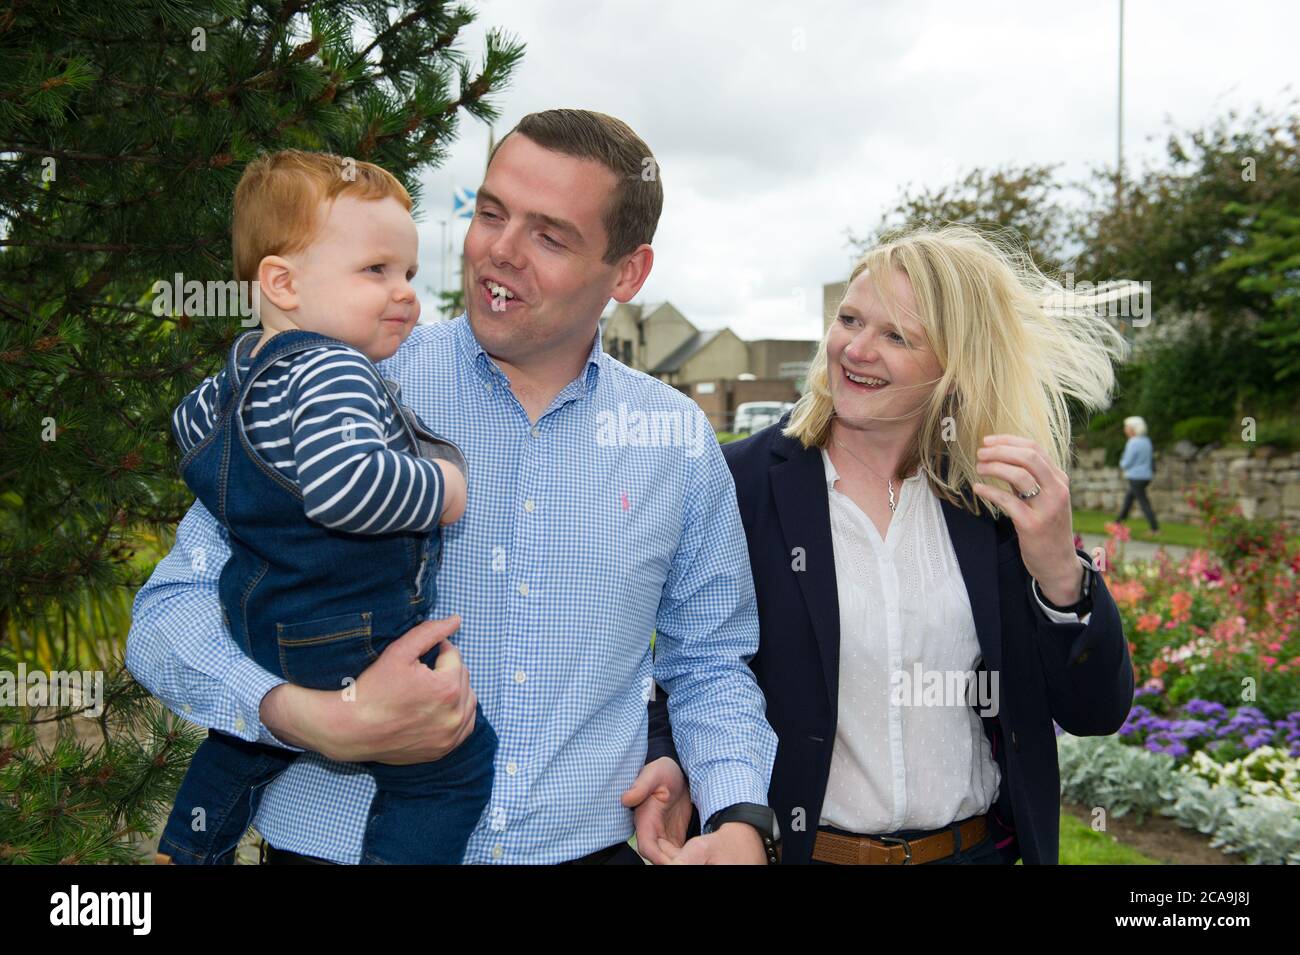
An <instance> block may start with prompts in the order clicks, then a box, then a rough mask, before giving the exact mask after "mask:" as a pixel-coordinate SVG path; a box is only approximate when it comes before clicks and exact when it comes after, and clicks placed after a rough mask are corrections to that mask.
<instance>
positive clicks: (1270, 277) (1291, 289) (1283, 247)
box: [1218, 200, 1300, 382]
mask: <svg viewBox="0 0 1300 955" xmlns="http://www.w3.org/2000/svg"><path fill="white" fill-rule="evenodd" d="M1231 211H1232V212H1233V213H1235V214H1240V215H1244V216H1246V217H1247V218H1248V219H1249V220H1250V226H1249V230H1250V235H1249V238H1248V239H1247V241H1246V243H1245V245H1244V246H1243V247H1242V248H1241V250H1240V251H1238V252H1235V253H1233V254H1232V255H1230V256H1229V257H1228V258H1226V259H1224V260H1223V261H1222V262H1220V263H1219V265H1218V271H1219V272H1220V273H1222V274H1225V275H1230V276H1232V275H1235V276H1239V278H1238V279H1237V285H1238V287H1239V288H1241V289H1242V290H1243V291H1245V292H1249V293H1262V294H1264V295H1265V296H1267V297H1268V301H1269V312H1268V315H1267V316H1266V318H1265V320H1264V321H1262V322H1261V323H1260V326H1259V332H1260V340H1261V345H1262V346H1263V347H1264V348H1265V349H1266V350H1267V351H1268V354H1269V358H1270V361H1271V364H1272V366H1273V371H1274V375H1273V377H1274V379H1275V380H1276V381H1279V382H1288V380H1290V379H1294V378H1296V377H1297V376H1300V200H1296V201H1292V202H1291V203H1289V204H1287V205H1283V204H1282V203H1281V202H1275V204H1273V205H1269V206H1263V207H1260V206H1240V205H1234V206H1233V208H1232V210H1231Z"/></svg>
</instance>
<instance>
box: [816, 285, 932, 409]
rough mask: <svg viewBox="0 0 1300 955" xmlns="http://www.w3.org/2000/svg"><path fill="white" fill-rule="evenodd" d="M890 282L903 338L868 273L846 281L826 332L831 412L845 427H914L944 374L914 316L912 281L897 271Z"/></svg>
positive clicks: (914, 305)
mask: <svg viewBox="0 0 1300 955" xmlns="http://www.w3.org/2000/svg"><path fill="white" fill-rule="evenodd" d="M891 280H892V281H893V283H894V284H893V293H894V298H895V301H896V302H897V305H898V306H899V308H900V309H901V313H900V314H899V316H898V320H899V323H900V324H901V325H902V327H903V331H904V332H905V334H906V337H905V338H904V336H900V335H899V334H898V328H897V327H896V326H895V324H894V321H893V319H892V318H891V317H890V315H889V313H888V312H887V311H886V308H885V305H884V303H883V302H882V301H881V299H880V296H879V295H878V293H877V291H876V285H875V277H874V276H872V275H871V274H870V273H869V272H863V273H862V274H861V275H859V276H858V277H857V278H855V279H854V280H853V281H852V282H851V283H849V288H848V294H847V295H846V296H845V298H844V302H843V304H842V305H840V311H839V314H838V316H837V317H836V318H835V320H834V321H833V322H832V323H831V327H830V331H829V332H828V333H827V338H826V371H827V377H828V379H829V381H830V390H831V398H832V400H833V401H834V403H835V414H836V415H837V416H838V417H840V418H842V419H845V423H846V424H848V425H850V426H853V425H855V424H858V426H860V427H873V426H880V425H890V424H896V425H898V426H900V427H904V428H916V427H919V426H920V423H921V413H920V411H919V409H920V408H921V407H922V406H924V404H925V403H926V402H927V401H928V400H929V398H930V394H931V392H932V390H933V389H934V387H935V385H936V383H937V380H938V378H939V377H940V375H942V373H943V369H942V368H940V366H939V359H938V358H937V357H936V356H935V354H934V351H933V350H932V349H931V348H930V343H929V341H928V340H927V339H926V336H925V331H924V329H923V328H922V327H921V323H920V322H919V321H918V320H917V319H916V318H915V317H913V316H915V314H916V311H917V309H916V299H915V298H914V297H913V295H912V285H911V283H910V282H909V281H908V280H907V276H906V275H904V274H903V273H902V272H901V271H895V272H894V274H893V275H892V276H891ZM871 419H875V420H871Z"/></svg>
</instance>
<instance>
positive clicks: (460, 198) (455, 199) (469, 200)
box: [451, 188, 477, 219]
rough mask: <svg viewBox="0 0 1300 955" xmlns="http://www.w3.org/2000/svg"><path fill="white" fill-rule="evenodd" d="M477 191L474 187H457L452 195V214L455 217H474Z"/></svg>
mask: <svg viewBox="0 0 1300 955" xmlns="http://www.w3.org/2000/svg"><path fill="white" fill-rule="evenodd" d="M475 195H477V193H476V192H475V191H474V190H473V189H463V188H462V189H457V190H456V191H455V192H454V193H452V197H451V215H452V218H454V219H472V218H474V196H475Z"/></svg>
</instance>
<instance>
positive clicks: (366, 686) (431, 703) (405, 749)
mask: <svg viewBox="0 0 1300 955" xmlns="http://www.w3.org/2000/svg"><path fill="white" fill-rule="evenodd" d="M459 626H460V618H459V617H448V618H447V619H446V620H426V621H425V622H424V623H421V624H420V625H418V626H416V627H413V628H411V629H410V630H408V631H407V632H406V633H405V634H403V635H402V636H401V637H399V638H398V639H397V640H395V641H393V643H392V644H391V645H390V646H389V647H388V648H387V649H386V650H384V652H383V653H381V654H380V655H379V659H377V660H376V661H375V662H374V663H372V664H370V666H369V667H367V668H366V669H365V671H363V672H362V674H361V676H360V677H358V678H357V682H356V684H355V685H353V686H350V687H347V688H346V689H344V690H341V691H340V690H308V689H306V688H304V687H299V686H293V685H292V684H283V685H281V686H278V687H276V688H275V689H274V690H272V691H271V692H270V693H268V694H266V696H265V697H263V699H262V706H261V713H260V717H261V720H262V722H263V723H265V724H266V727H267V729H269V730H270V731H271V732H272V733H274V734H275V735H276V736H277V737H278V738H280V739H281V740H284V741H285V742H287V743H291V744H293V745H294V746H301V747H303V748H305V749H310V750H313V751H315V752H317V753H320V754H321V755H323V756H327V757H329V758H330V759H336V760H339V761H341V762H362V761H365V760H374V761H375V762H380V763H389V764H392V765H398V766H400V765H407V764H411V763H427V762H432V761H433V760H437V759H441V758H442V757H444V756H446V755H447V754H448V753H450V752H451V751H452V750H453V749H455V748H456V747H457V746H459V745H460V744H461V743H462V742H464V740H465V738H466V737H467V736H469V734H470V732H471V731H472V730H473V729H474V714H475V708H476V706H477V705H478V700H477V698H476V697H475V696H474V691H473V690H472V689H470V685H469V671H468V670H466V669H465V666H464V664H463V663H462V661H461V657H460V651H459V650H457V649H456V648H455V647H454V646H452V645H451V644H450V643H446V642H445V641H446V640H447V638H448V637H449V636H451V635H452V634H453V633H455V632H456V629H457V628H458V627H459ZM439 643H441V644H443V646H442V650H441V651H440V652H439V653H438V660H437V663H435V664H434V668H433V669H430V668H429V667H427V666H425V665H424V664H423V663H422V662H420V657H421V656H423V655H424V654H425V653H427V652H428V651H429V649H430V648H432V647H433V646H435V645H437V644H439Z"/></svg>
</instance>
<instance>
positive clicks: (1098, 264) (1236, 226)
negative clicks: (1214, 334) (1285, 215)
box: [1077, 104, 1300, 330]
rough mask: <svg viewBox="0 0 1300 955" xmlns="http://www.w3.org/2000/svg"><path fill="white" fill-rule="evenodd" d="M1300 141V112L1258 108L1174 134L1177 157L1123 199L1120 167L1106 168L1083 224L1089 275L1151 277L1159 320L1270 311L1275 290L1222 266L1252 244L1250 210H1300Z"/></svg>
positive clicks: (1230, 317)
mask: <svg viewBox="0 0 1300 955" xmlns="http://www.w3.org/2000/svg"><path fill="white" fill-rule="evenodd" d="M1292 107H1294V104H1292ZM1298 145H1300V114H1297V113H1296V112H1294V110H1293V111H1292V112H1291V114H1290V115H1273V114H1270V113H1268V112H1265V111H1264V110H1262V109H1256V110H1255V111H1253V112H1252V113H1250V114H1249V115H1248V116H1246V117H1244V118H1243V117H1240V116H1239V115H1238V114H1237V113H1229V114H1228V115H1227V116H1226V117H1224V118H1221V119H1219V120H1217V121H1215V122H1214V123H1212V124H1211V125H1210V126H1209V127H1208V128H1206V129H1201V130H1193V131H1191V132H1184V131H1175V132H1173V133H1171V134H1170V136H1169V138H1168V140H1167V142H1166V146H1165V151H1166V155H1167V158H1168V164H1167V165H1162V166H1157V167H1153V168H1150V169H1147V170H1145V171H1144V172H1143V173H1142V174H1141V175H1140V176H1138V177H1137V178H1134V179H1132V180H1129V181H1126V182H1125V183H1124V184H1123V187H1122V191H1121V195H1120V197H1119V198H1118V199H1116V195H1115V180H1114V173H1113V172H1112V171H1109V170H1102V171H1099V172H1097V173H1096V174H1095V176H1094V187H1095V191H1094V193H1093V201H1092V202H1090V203H1089V204H1088V206H1087V214H1086V215H1085V216H1084V217H1083V220H1082V221H1081V222H1080V224H1079V227H1078V234H1077V238H1078V241H1079V244H1080V245H1081V247H1082V249H1083V252H1082V254H1081V255H1080V257H1079V268H1078V271H1079V273H1080V277H1081V278H1086V279H1088V280H1091V281H1095V282H1101V281H1106V280H1109V279H1121V278H1123V279H1134V280H1137V281H1142V282H1150V283H1151V295H1152V298H1153V300H1154V303H1155V307H1156V309H1157V310H1158V313H1157V319H1156V320H1157V321H1159V317H1158V316H1159V314H1179V313H1184V314H1191V313H1199V314H1202V315H1204V316H1205V317H1206V319H1207V320H1208V322H1209V323H1210V324H1211V325H1212V326H1213V327H1214V328H1215V329H1216V330H1225V329H1229V328H1232V327H1234V326H1237V325H1239V324H1240V323H1241V322H1243V321H1246V320H1248V318H1249V317H1250V316H1251V315H1259V314H1263V313H1265V312H1268V311H1269V310H1270V309H1271V307H1272V303H1271V297H1270V293H1269V292H1268V291H1267V290H1265V289H1264V288H1261V287H1257V286H1253V285H1252V284H1251V283H1244V284H1243V283H1242V282H1241V281H1240V278H1241V276H1240V273H1236V272H1233V271H1230V270H1223V269H1220V268H1219V266H1220V264H1221V263H1223V262H1224V260H1225V259H1228V258H1230V257H1232V256H1233V255H1234V254H1236V253H1238V252H1240V251H1242V250H1243V249H1244V247H1245V246H1246V245H1247V244H1248V243H1249V242H1250V241H1251V235H1252V229H1251V224H1252V215H1251V212H1250V210H1251V209H1253V208H1254V209H1257V208H1260V207H1270V206H1277V207H1280V208H1286V209H1290V210H1293V211H1294V210H1295V209H1297V203H1298V202H1300V160H1298V159H1297V152H1296V150H1297V146H1298Z"/></svg>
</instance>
